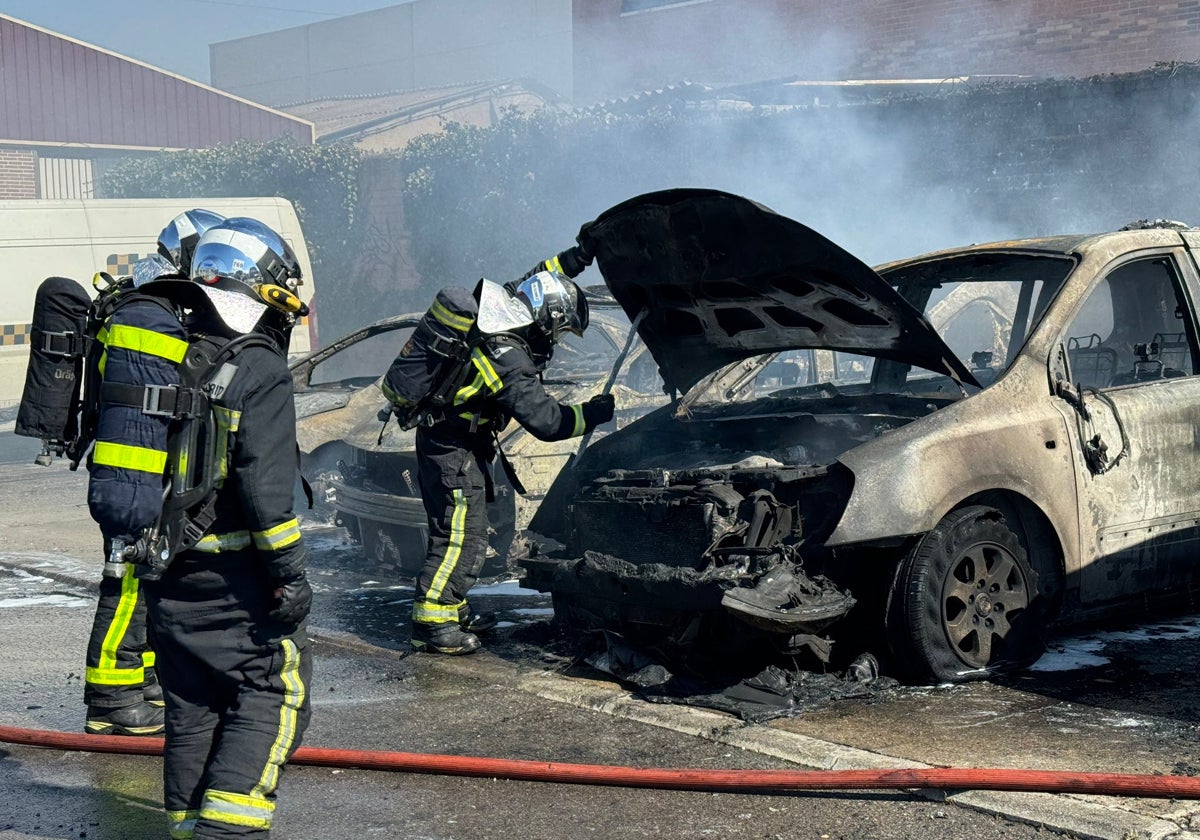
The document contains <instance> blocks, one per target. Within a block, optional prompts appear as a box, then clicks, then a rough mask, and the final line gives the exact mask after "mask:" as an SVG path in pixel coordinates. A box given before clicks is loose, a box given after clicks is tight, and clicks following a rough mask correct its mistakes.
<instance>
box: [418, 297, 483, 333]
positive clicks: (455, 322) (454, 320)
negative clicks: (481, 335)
mask: <svg viewBox="0 0 1200 840" xmlns="http://www.w3.org/2000/svg"><path fill="white" fill-rule="evenodd" d="M429 311H430V313H431V314H432V315H433V317H434V318H436V319H437V320H438V321H440V322H441V323H443V324H445V325H446V326H447V327H449V328H450V329H452V330H458V331H459V332H466V331H467V330H469V329H471V324H472V323H473V319H472V318H469V317H467V316H465V315H456V314H454V313H453V312H451V311H450V310H449V309H447V308H446V307H444V306H442V304H441V303H439V302H438V301H437V300H434V302H433V306H431V307H429Z"/></svg>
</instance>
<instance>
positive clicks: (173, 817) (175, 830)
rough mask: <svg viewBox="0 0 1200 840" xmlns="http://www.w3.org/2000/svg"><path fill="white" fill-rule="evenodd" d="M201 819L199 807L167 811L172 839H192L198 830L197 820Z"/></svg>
mask: <svg viewBox="0 0 1200 840" xmlns="http://www.w3.org/2000/svg"><path fill="white" fill-rule="evenodd" d="M198 819H200V811H199V809H197V810H195V811H167V822H168V823H170V828H171V840H191V839H192V834H193V833H195V831H196V820H198Z"/></svg>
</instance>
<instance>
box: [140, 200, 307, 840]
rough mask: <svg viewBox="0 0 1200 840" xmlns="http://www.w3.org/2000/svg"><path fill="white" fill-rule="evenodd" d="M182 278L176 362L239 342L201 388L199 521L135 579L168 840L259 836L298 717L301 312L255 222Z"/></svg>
mask: <svg viewBox="0 0 1200 840" xmlns="http://www.w3.org/2000/svg"><path fill="white" fill-rule="evenodd" d="M192 274H193V279H194V282H193V283H189V284H187V285H188V286H189V287H191V288H192V289H193V290H197V291H199V292H201V293H202V294H203V297H204V299H205V301H206V303H207V305H196V306H195V307H194V308H192V310H191V313H190V316H189V320H188V322H187V327H188V339H189V342H190V349H189V355H188V357H187V359H186V360H185V363H184V364H185V366H186V365H188V364H191V363H192V362H193V360H196V361H197V363H203V361H204V360H205V359H209V360H211V359H213V358H214V356H215V357H216V358H217V359H220V358H222V356H221V350H220V348H221V347H222V345H223V343H224V342H228V341H231V340H235V339H236V340H238V341H243V339H241V338H239V337H242V336H245V337H248V338H249V339H252V340H251V341H248V342H247V343H243V344H241V345H240V346H239V349H238V350H237V352H236V353H233V354H231V355H230V356H229V358H228V359H227V360H226V361H224V362H223V363H222V364H221V365H220V367H219V370H220V374H219V375H218V376H217V377H216V379H214V380H213V381H212V383H213V384H212V386H211V387H209V388H207V393H208V394H209V397H210V399H211V405H212V406H214V410H215V418H216V420H215V423H216V427H217V434H216V445H215V451H216V458H215V463H214V469H215V481H216V493H215V497H214V504H213V506H212V507H211V514H210V515H209V516H208V517H207V520H208V521H207V523H206V522H205V521H204V519H201V518H200V517H199V516H198V517H197V518H196V519H195V520H193V521H192V522H191V523H190V527H191V529H192V530H191V535H192V537H193V538H196V541H195V543H194V545H193V546H192V547H190V548H187V547H186V546H187V543H184V546H185V548H184V550H182V551H180V552H179V553H178V554H177V555H176V556H174V557H173V558H172V559H171V561H170V563H169V565H167V566H166V568H165V569H164V570H163V571H162V573H161V577H160V578H159V579H158V580H154V581H147V582H145V583H144V584H143V586H144V589H145V591H146V600H147V606H148V612H149V619H150V640H151V643H152V645H153V646H154V648H155V650H156V651H157V652H158V655H159V660H158V662H159V665H158V670H159V678H160V680H161V681H162V686H163V690H164V695H165V699H166V746H165V750H164V762H163V798H164V802H165V806H166V810H167V816H168V819H169V821H170V828H171V837H172V838H178V839H180V840H182V839H183V838H195V840H201V838H230V837H267V836H269V833H270V828H271V821H272V815H273V813H274V810H275V790H276V787H277V786H278V784H279V779H280V774H281V773H282V771H283V766H284V764H285V763H286V762H287V760H288V758H289V757H290V756H291V755H292V753H293V752H294V751H295V749H296V747H298V746H299V744H300V739H301V737H302V735H303V734H304V731H305V729H306V728H307V726H308V722H309V716H310V709H309V680H310V675H311V670H312V664H311V654H310V650H309V645H308V637H307V629H306V625H307V617H308V612H309V607H310V605H311V603H312V590H311V588H310V587H309V584H308V581H307V579H306V575H305V566H306V562H307V551H306V548H305V545H304V542H303V540H302V538H301V534H300V526H299V523H298V521H297V519H296V516H295V514H294V513H293V511H292V498H293V488H294V485H295V482H296V479H297V475H298V461H297V448H296V433H295V422H296V417H295V408H294V405H293V402H292V381H291V377H290V375H289V373H288V369H287V363H286V355H285V354H286V348H287V339H288V336H289V334H290V330H291V325H292V323H293V321H294V318H295V315H296V314H301V315H303V314H305V313H306V311H307V309H306V307H304V305H303V304H301V303H300V301H299V298H298V297H296V296H295V294H294V292H295V288H296V286H297V285H298V280H299V275H300V271H299V266H298V264H297V262H296V258H295V256H294V254H293V253H292V251H291V249H290V248H289V247H288V246H287V244H286V243H285V242H284V241H283V240H282V239H281V238H280V237H279V236H278V235H277V234H276V233H275V232H274V231H272V230H271V229H270V228H268V227H266V226H265V225H263V224H261V223H259V222H257V221H254V220H250V219H227V220H225V221H224V222H221V223H219V224H217V225H214V226H213V227H212V228H210V229H209V230H208V231H207V232H206V233H205V234H204V235H203V236H202V237H200V240H199V242H198V243H197V244H196V247H195V252H194V254H193V257H192ZM268 337H269V340H268ZM215 364H216V363H215V362H213V363H211V364H210V367H212V366H215ZM181 475H182V472H180V471H176V472H175V473H173V476H174V477H175V478H179V477H180V476H181Z"/></svg>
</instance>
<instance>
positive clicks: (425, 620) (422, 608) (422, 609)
mask: <svg viewBox="0 0 1200 840" xmlns="http://www.w3.org/2000/svg"><path fill="white" fill-rule="evenodd" d="M413 621H415V622H417V623H418V624H450V623H452V622H456V621H458V604H432V603H429V602H428V601H417V602H416V603H415V604H413Z"/></svg>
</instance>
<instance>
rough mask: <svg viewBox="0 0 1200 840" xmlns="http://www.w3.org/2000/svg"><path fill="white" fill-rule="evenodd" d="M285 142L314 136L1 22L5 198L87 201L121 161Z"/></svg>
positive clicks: (239, 104) (0, 161)
mask: <svg viewBox="0 0 1200 840" xmlns="http://www.w3.org/2000/svg"><path fill="white" fill-rule="evenodd" d="M278 137H291V138H293V139H295V141H296V142H298V143H305V144H309V143H312V142H313V127H312V124H311V123H310V122H308V121H307V120H304V119H301V118H299V117H296V116H293V115H291V114H285V113H283V112H280V111H275V110H273V109H271V108H266V107H263V106H262V105H258V104H255V103H253V102H250V101H248V100H245V99H241V98H238V97H236V96H231V95H229V94H227V93H223V92H222V91H219V90H216V89H215V88H211V87H208V86H207V85H203V84H200V83H199V82H194V81H192V80H190V79H185V78H183V77H182V76H177V75H175V74H174V73H170V72H168V71H166V70H161V69H159V68H157V67H152V66H150V65H148V64H143V63H142V62H140V61H136V60H134V59H131V58H126V57H125V56H121V55H118V54H116V53H113V52H109V51H108V50H105V49H102V48H100V47H95V46H92V45H90V44H86V43H83V42H82V41H77V40H75V39H73V38H68V37H66V36H64V35H59V34H57V33H54V32H50V31H49V30H46V29H42V28H40V27H37V26H34V25H32V24H29V23H25V22H23V21H19V20H17V19H15V18H11V17H8V16H6V15H0V199H4V198H88V197H90V196H91V194H92V178H93V171H94V167H95V166H96V165H102V164H103V161H104V160H106V159H111V158H112V157H114V156H121V155H127V154H129V153H131V152H135V153H136V152H152V151H158V150H166V149H199V148H206V147H208V146H213V145H216V144H218V143H231V142H233V141H235V140H242V139H245V140H271V139H275V138H278Z"/></svg>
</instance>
